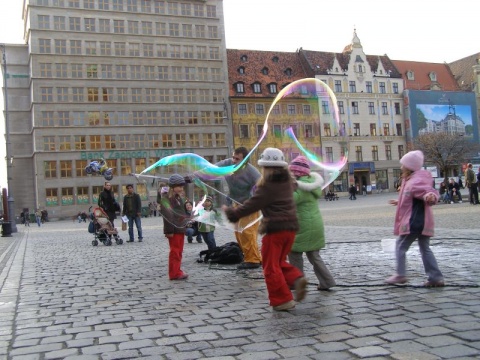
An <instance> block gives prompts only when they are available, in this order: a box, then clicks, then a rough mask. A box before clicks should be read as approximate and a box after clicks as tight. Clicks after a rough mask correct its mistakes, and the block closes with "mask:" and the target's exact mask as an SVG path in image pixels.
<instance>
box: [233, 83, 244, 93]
mask: <svg viewBox="0 0 480 360" xmlns="http://www.w3.org/2000/svg"><path fill="white" fill-rule="evenodd" d="M235 90H236V91H237V93H244V92H245V88H244V85H243V83H236V84H235Z"/></svg>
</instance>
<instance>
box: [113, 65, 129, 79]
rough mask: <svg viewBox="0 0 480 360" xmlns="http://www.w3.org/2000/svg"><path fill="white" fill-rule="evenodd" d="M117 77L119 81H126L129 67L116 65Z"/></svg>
mask: <svg viewBox="0 0 480 360" xmlns="http://www.w3.org/2000/svg"><path fill="white" fill-rule="evenodd" d="M115 76H116V77H117V79H126V78H127V65H115Z"/></svg>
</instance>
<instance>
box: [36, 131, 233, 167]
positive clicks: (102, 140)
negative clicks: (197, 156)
mask: <svg viewBox="0 0 480 360" xmlns="http://www.w3.org/2000/svg"><path fill="white" fill-rule="evenodd" d="M226 143H227V142H226V138H225V133H203V134H199V133H195V134H149V135H144V134H122V135H73V136H72V135H59V136H53V135H51V136H44V137H43V151H68V150H75V151H79V150H103V149H105V150H113V149H120V150H132V149H133V150H138V149H159V148H168V149H178V148H186V147H188V148H199V147H223V146H226ZM39 150H40V149H39ZM67 162H71V161H70V160H69V161H67Z"/></svg>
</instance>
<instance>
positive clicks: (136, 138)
mask: <svg viewBox="0 0 480 360" xmlns="http://www.w3.org/2000/svg"><path fill="white" fill-rule="evenodd" d="M144 146H145V135H143V134H134V135H133V148H134V149H142V148H143V147H144ZM135 160H138V159H135ZM143 160H144V161H145V159H143ZM143 169H145V165H144V167H143ZM143 169H141V170H140V172H142V170H143Z"/></svg>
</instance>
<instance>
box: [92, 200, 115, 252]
mask: <svg viewBox="0 0 480 360" xmlns="http://www.w3.org/2000/svg"><path fill="white" fill-rule="evenodd" d="M90 209H91V208H90ZM90 219H91V222H90V224H89V232H91V233H93V234H94V236H95V239H94V240H92V245H93V246H97V245H98V242H99V241H100V242H102V243H103V244H104V245H106V246H110V245H112V236H113V238H114V239H115V243H116V244H117V245H122V244H123V240H122V239H120V236H118V231H117V229H116V228H115V227H114V226H113V225H112V223H111V222H110V220H109V219H108V215H107V214H106V213H105V211H103V209H102V208H99V207H96V208H95V209H93V212H91V213H90ZM92 230H93V231H92Z"/></svg>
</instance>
